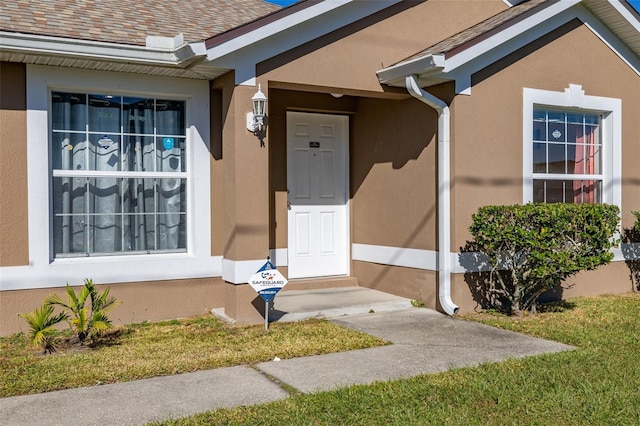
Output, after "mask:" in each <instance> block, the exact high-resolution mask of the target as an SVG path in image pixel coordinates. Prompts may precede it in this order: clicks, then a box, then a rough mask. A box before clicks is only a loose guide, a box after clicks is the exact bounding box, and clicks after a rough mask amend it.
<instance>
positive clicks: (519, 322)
mask: <svg viewBox="0 0 640 426" xmlns="http://www.w3.org/2000/svg"><path fill="white" fill-rule="evenodd" d="M464 318H465V319H467V320H472V321H480V322H483V323H486V324H490V325H492V326H495V327H500V328H504V329H509V330H514V331H518V332H522V333H527V334H530V335H534V336H538V337H543V338H547V339H553V340H557V341H560V342H564V343H568V344H571V345H576V346H578V349H577V350H575V351H568V352H562V353H557V354H549V355H541V356H536V357H530V358H525V359H519V360H508V361H505V362H502V363H496V364H486V365H482V366H479V367H476V368H464V369H456V370H451V371H449V372H446V373H441V374H435V375H429V376H419V377H415V378H412V379H407V380H396V381H389V382H383V383H376V384H373V385H368V386H353V387H349V388H345V389H340V390H336V391H333V392H322V393H317V394H311V395H296V396H293V397H290V398H288V399H286V400H283V401H279V402H275V403H271V404H265V405H259V406H254V407H240V408H236V409H222V410H217V411H212V412H208V413H203V414H199V415H196V416H192V417H187V418H184V419H180V420H175V421H168V422H164V423H159V424H162V425H211V424H213V425H216V424H220V425H222V424H224V425H282V424H287V425H324V424H327V425H343V424H349V425H354V424H360V425H379V424H390V425H424V424H434V425H524V424H526V425H549V424H553V425H560V426H562V425H638V424H640V294H637V293H635V294H627V295H621V296H604V297H595V298H578V299H572V300H571V302H570V303H566V302H565V303H563V304H557V305H551V306H549V307H547V308H546V312H543V313H539V314H538V315H537V316H535V317H524V318H515V317H504V316H499V315H496V314H491V313H489V314H473V315H468V316H465V317H464Z"/></svg>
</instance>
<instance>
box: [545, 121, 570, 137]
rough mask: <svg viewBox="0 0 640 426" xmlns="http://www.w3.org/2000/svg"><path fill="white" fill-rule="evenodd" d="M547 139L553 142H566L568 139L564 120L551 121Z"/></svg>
mask: <svg viewBox="0 0 640 426" xmlns="http://www.w3.org/2000/svg"><path fill="white" fill-rule="evenodd" d="M547 140H548V141H553V142H564V141H565V140H566V135H565V129H564V122H560V123H558V122H549V123H548V133H547Z"/></svg>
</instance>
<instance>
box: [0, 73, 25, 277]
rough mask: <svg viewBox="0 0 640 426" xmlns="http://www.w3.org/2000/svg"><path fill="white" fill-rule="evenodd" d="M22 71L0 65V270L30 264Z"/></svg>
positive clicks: (23, 78) (23, 77) (23, 75)
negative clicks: (5, 267)
mask: <svg viewBox="0 0 640 426" xmlns="http://www.w3.org/2000/svg"><path fill="white" fill-rule="evenodd" d="M25 70H26V68H25V66H24V65H23V64H16V63H8V62H0V200H2V201H1V202H0V267H3V266H19V265H28V264H29V243H28V241H29V223H28V217H29V216H28V214H27V207H28V206H27V197H26V196H25V194H26V193H27V184H28V182H27V148H26V144H25V141H26V139H27V101H26V71H25Z"/></svg>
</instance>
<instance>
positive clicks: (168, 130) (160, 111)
mask: <svg viewBox="0 0 640 426" xmlns="http://www.w3.org/2000/svg"><path fill="white" fill-rule="evenodd" d="M156 120H157V130H156V132H157V133H158V134H160V135H184V134H185V125H184V102H181V101H167V100H160V99H158V100H157V101H156Z"/></svg>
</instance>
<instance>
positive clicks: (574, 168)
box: [566, 144, 582, 174]
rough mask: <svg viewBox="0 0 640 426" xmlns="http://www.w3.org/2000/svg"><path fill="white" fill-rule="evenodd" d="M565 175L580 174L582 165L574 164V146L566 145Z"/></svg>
mask: <svg viewBox="0 0 640 426" xmlns="http://www.w3.org/2000/svg"><path fill="white" fill-rule="evenodd" d="M566 149H567V174H573V173H582V164H581V163H580V162H576V146H575V145H573V144H567V145H566Z"/></svg>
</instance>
